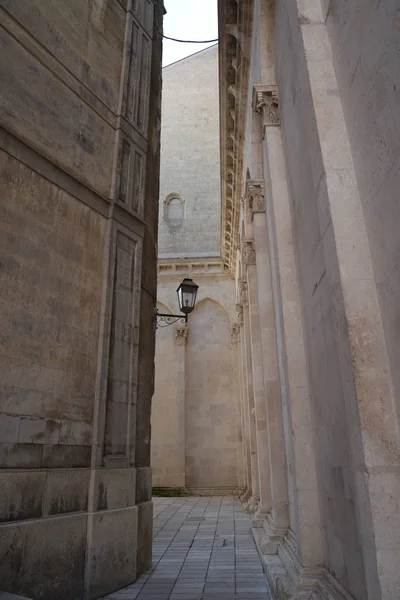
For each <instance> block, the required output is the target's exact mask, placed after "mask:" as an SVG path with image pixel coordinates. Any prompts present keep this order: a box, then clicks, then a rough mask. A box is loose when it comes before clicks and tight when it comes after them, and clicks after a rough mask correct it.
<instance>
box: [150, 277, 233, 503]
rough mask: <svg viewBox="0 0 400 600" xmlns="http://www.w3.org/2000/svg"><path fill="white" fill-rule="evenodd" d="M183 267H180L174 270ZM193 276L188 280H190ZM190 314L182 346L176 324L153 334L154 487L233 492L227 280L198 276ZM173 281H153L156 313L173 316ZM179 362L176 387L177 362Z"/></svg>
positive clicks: (230, 299)
mask: <svg viewBox="0 0 400 600" xmlns="http://www.w3.org/2000/svg"><path fill="white" fill-rule="evenodd" d="M181 268H183V266H181ZM193 277H194V275H193ZM196 282H197V283H198V284H199V286H200V287H199V292H198V300H197V303H196V308H195V309H194V311H193V312H192V313H191V314H190V316H189V319H188V324H187V328H188V333H187V338H186V342H185V344H184V346H183V347H181V346H180V345H177V344H179V342H180V340H179V338H178V339H176V336H175V329H176V328H181V327H183V326H182V324H180V323H177V324H176V325H172V326H171V327H167V328H165V329H163V328H159V329H158V330H157V347H156V387H155V394H154V398H153V410H152V467H153V485H154V486H155V487H177V488H184V487H187V488H189V489H191V490H196V491H199V492H201V493H203V492H210V493H211V492H212V493H214V492H215V493H223V492H224V491H228V492H229V491H232V490H236V489H237V488H238V485H239V478H240V476H241V468H242V467H241V454H240V439H241V431H240V427H241V422H240V415H239V408H238V397H239V381H238V372H237V364H238V362H237V342H238V336H237V333H236V332H233V333H231V328H232V325H233V324H234V323H235V321H236V311H235V304H234V300H235V292H234V282H233V280H232V279H231V278H230V277H229V276H227V275H223V274H222V276H221V277H220V278H218V276H215V277H210V276H208V277H207V276H204V273H203V275H201V274H198V275H197V277H196ZM178 285H179V279H177V281H173V280H172V281H171V280H168V279H167V280H165V279H163V277H162V276H161V277H160V280H159V284H158V301H159V306H158V308H159V310H160V312H167V313H168V312H174V313H176V312H177V299H176V288H177V287H178ZM180 360H181V361H183V362H184V389H183V390H182V389H181V386H182V383H181V381H180V380H179V366H180V363H179V361H180Z"/></svg>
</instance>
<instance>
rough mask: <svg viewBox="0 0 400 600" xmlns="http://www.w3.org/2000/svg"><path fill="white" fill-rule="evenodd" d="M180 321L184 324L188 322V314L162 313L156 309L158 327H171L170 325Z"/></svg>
mask: <svg viewBox="0 0 400 600" xmlns="http://www.w3.org/2000/svg"><path fill="white" fill-rule="evenodd" d="M172 319H173V320H172ZM178 321H180V322H181V323H182V324H186V323H187V315H183V314H182V315H171V314H167V313H160V312H158V310H156V329H158V328H159V327H169V325H173V324H174V323H177V322H178Z"/></svg>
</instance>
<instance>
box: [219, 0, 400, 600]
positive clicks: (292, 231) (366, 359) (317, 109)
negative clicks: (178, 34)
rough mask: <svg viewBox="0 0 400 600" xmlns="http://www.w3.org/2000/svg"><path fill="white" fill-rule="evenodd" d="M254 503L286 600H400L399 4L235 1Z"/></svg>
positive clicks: (231, 133)
mask: <svg viewBox="0 0 400 600" xmlns="http://www.w3.org/2000/svg"><path fill="white" fill-rule="evenodd" d="M219 27H220V94H221V123H220V126H221V161H222V164H221V172H222V260H223V263H224V265H225V266H226V267H227V268H228V269H229V271H230V273H231V274H232V277H234V279H235V286H236V302H237V308H238V321H239V323H240V333H239V336H240V341H239V344H238V345H239V355H240V357H241V363H240V364H241V368H240V373H239V375H240V378H241V379H240V381H241V397H240V403H241V411H240V412H241V414H242V416H243V419H242V431H243V437H244V454H243V467H244V478H245V481H246V492H245V494H244V496H243V500H244V501H245V502H246V506H247V509H248V510H249V511H250V512H251V513H253V515H254V517H253V518H254V535H255V537H256V539H257V543H258V546H259V549H260V552H261V553H262V554H263V557H264V563H265V568H266V572H267V576H268V579H269V582H270V584H271V588H272V590H273V594H274V597H275V598H278V599H279V600H282V599H285V600H286V599H289V598H292V599H295V598H296V599H297V598H300V597H301V598H309V599H311V600H328V599H329V600H333V599H335V600H339V599H340V600H350V599H353V600H393V599H394V598H400V571H399V568H398V566H399V564H400V506H399V502H398V499H399V497H400V444H399V406H400V387H399V385H400V384H399V381H400V379H399V377H400V371H399V368H398V365H399V364H400V355H399V352H400V344H399V327H398V324H399V317H400V312H399V310H400V309H399V307H400V284H399V281H400V280H399V276H398V274H399V268H400V237H399V233H398V232H399V224H400V203H399V189H400V104H399V72H400V69H399V67H400V63H399V54H398V48H399V41H400V30H399V5H398V2H375V0H353V1H352V2H350V3H348V2H341V1H340V0H220V1H219Z"/></svg>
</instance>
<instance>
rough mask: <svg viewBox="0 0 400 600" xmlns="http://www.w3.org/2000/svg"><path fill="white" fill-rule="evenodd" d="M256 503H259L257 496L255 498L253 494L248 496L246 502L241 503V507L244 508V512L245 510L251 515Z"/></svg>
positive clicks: (256, 505)
mask: <svg viewBox="0 0 400 600" xmlns="http://www.w3.org/2000/svg"><path fill="white" fill-rule="evenodd" d="M258 504H259V500H258V498H255V497H254V496H250V498H249V499H248V501H247V502H246V504H244V505H243V508H244V510H245V512H247V513H248V514H249V515H253V514H254V513H255V511H256V510H257V507H258Z"/></svg>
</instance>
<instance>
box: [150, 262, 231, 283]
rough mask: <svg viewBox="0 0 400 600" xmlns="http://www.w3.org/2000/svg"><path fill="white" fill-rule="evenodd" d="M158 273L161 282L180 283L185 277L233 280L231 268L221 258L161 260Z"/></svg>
mask: <svg viewBox="0 0 400 600" xmlns="http://www.w3.org/2000/svg"><path fill="white" fill-rule="evenodd" d="M157 271H158V280H159V281H180V280H181V279H182V277H185V276H189V277H193V279H218V280H220V279H221V278H222V279H232V274H231V272H230V270H229V268H228V267H227V266H226V265H225V264H224V262H223V261H222V259H221V258H207V257H206V258H165V259H160V258H159V259H158V261H157Z"/></svg>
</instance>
